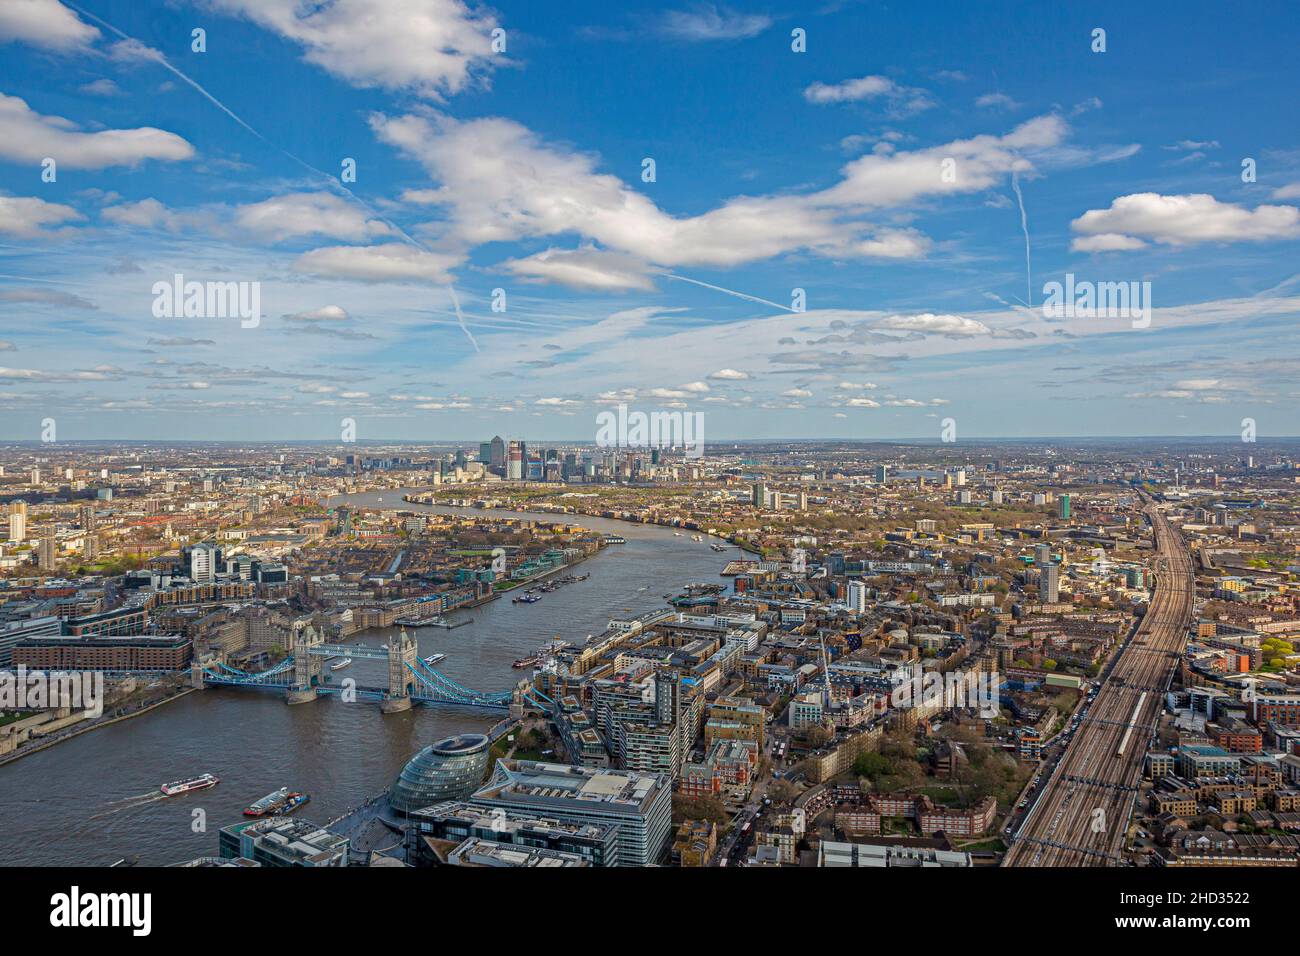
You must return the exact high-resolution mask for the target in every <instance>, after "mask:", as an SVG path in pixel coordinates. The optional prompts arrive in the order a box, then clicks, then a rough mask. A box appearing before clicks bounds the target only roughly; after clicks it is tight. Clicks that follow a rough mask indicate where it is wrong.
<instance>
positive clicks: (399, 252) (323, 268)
mask: <svg viewBox="0 0 1300 956" xmlns="http://www.w3.org/2000/svg"><path fill="white" fill-rule="evenodd" d="M460 261H461V260H460V258H459V257H456V256H450V255H443V254H439V253H436V252H425V251H424V250H422V249H417V248H415V247H414V246H408V245H403V244H402V243H397V242H391V243H387V244H384V245H378V246H326V247H325V248H322V249H313V250H312V251H311V252H305V253H303V254H302V255H301V256H299V257H298V258H297V259H296V260H295V261H294V263H293V270H294V271H295V272H301V273H305V274H308V275H315V276H321V277H324V278H338V279H357V280H359V281H361V282H412V281H421V280H423V281H431V282H450V281H451V275H450V273H449V271H448V270H449V269H451V268H452V267H454V266H456V265H458V264H459V263H460Z"/></svg>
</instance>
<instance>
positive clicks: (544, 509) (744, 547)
mask: <svg viewBox="0 0 1300 956" xmlns="http://www.w3.org/2000/svg"><path fill="white" fill-rule="evenodd" d="M389 490H392V491H405V490H406V488H405V487H399V488H393V489H389ZM419 493H420V494H424V492H419ZM402 501H403V502H405V503H407V504H413V505H425V506H426V507H430V508H467V509H472V510H475V511H504V512H508V513H509V514H540V515H557V516H564V515H576V516H578V517H583V518H600V519H601V520H603V521H618V522H620V523H622V524H634V525H641V526H642V527H650V528H666V529H668V530H669V531H676V530H678V529H681V530H683V531H693V532H696V533H698V534H701V535H704V537H705V538H717V539H718V540H720V541H725V542H726V543H727V544H728V545H730V546H731V547H733V548H735V549H736V550H738V551H743V552H745V553H746V554H752V555H755V556H756V557H758V558H760V559H761V558H762V557H763V552H762V551H760V550H758V549H757V548H754V547H751V546H750V545H748V544H741V543H739V542H737V541H733V540H732V539H731V538H724V537H722V536H721V535H717V534H710V533H709V532H708V531H706V530H705V529H703V528H701V527H699V526H698V525H695V524H681V525H677V524H671V523H667V522H659V521H639V520H637V519H635V518H624V517H620V516H619V515H616V514H605V513H603V512H600V513H596V512H592V511H582V510H580V509H578V508H574V509H573V510H572V511H552V510H549V509H550V508H551V507H553V506H550V505H547V504H545V503H544V502H543V503H539V504H538V505H537V506H535V507H534V509H530V508H504V507H497V506H493V507H490V508H479V507H478V506H476V505H458V504H450V503H448V502H444V501H439V500H437V499H436V498H431V499H430V500H428V501H423V500H421V499H419V498H415V497H413V496H412V495H402ZM392 510H394V511H396V510H399V509H396V508H394V509H392Z"/></svg>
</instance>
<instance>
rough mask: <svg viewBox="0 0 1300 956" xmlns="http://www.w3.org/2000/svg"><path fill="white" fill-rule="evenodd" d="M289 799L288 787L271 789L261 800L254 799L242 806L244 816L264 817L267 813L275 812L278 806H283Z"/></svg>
mask: <svg viewBox="0 0 1300 956" xmlns="http://www.w3.org/2000/svg"><path fill="white" fill-rule="evenodd" d="M288 799H289V788H288V787H281V788H280V789H279V790H273V791H272V792H271V793H268V794H267V795H266V796H264V797H263V798H262V799H261V800H256V801H254V802H253V803H250V804H249V805H248V806H247V807H245V808H244V816H246V817H264V816H266V815H267V814H268V813H275V812H276V810H278V809H279V808H280V807H282V806H284V804H285V802H286V801H287V800H288Z"/></svg>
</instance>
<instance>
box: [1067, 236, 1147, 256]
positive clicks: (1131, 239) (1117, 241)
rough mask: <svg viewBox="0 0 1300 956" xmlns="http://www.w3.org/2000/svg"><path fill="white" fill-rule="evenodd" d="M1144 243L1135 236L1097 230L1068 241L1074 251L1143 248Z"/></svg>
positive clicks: (1120, 250) (1110, 250)
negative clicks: (1092, 233) (1093, 234)
mask: <svg viewBox="0 0 1300 956" xmlns="http://www.w3.org/2000/svg"><path fill="white" fill-rule="evenodd" d="M1144 248H1146V243H1145V242H1143V241H1142V240H1141V239H1138V238H1136V237H1135V236H1121V235H1120V234H1119V233H1117V232H1099V233H1097V235H1095V236H1079V237H1077V238H1076V239H1075V240H1074V241H1073V242H1071V243H1070V249H1071V250H1072V251H1074V252H1122V251H1125V250H1128V249H1144Z"/></svg>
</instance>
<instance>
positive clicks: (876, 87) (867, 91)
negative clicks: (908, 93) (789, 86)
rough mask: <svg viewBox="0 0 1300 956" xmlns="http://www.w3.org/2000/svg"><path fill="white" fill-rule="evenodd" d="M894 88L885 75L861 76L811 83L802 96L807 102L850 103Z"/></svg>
mask: <svg viewBox="0 0 1300 956" xmlns="http://www.w3.org/2000/svg"><path fill="white" fill-rule="evenodd" d="M895 88H896V87H895V84H894V81H893V80H891V79H889V77H887V76H861V77H858V78H857V79H856V80H844V81H843V82H841V83H822V82H820V81H819V82H816V83H813V84H812V85H811V86H808V87H806V88H805V89H804V91H803V98H804V99H806V100H807V101H808V102H809V103H851V102H856V101H858V100H867V99H872V98H873V97H877V96H883V95H884V94H886V93H889V92H890V91H892V90H894V89H895Z"/></svg>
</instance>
